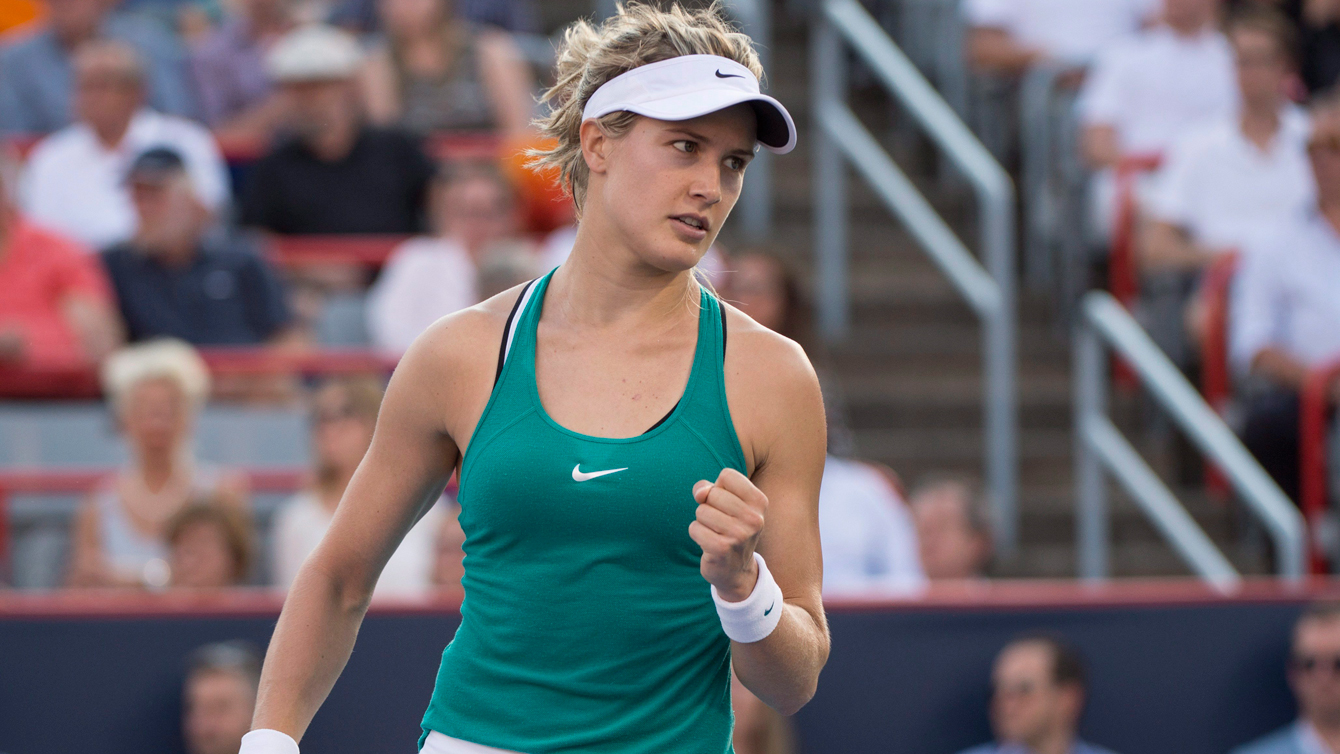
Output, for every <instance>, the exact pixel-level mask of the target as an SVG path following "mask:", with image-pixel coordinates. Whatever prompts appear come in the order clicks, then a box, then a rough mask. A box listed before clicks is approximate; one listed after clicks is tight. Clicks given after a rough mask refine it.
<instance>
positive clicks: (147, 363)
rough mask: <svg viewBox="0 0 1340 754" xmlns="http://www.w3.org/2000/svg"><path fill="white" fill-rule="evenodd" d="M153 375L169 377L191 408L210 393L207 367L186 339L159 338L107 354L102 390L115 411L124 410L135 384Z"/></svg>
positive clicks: (161, 377) (159, 377) (150, 378)
mask: <svg viewBox="0 0 1340 754" xmlns="http://www.w3.org/2000/svg"><path fill="white" fill-rule="evenodd" d="M155 379H165V380H170V381H172V382H173V384H175V385H176V386H177V387H178V388H180V389H181V392H182V395H184V396H185V397H186V399H187V401H188V403H190V406H191V408H192V409H196V408H199V407H200V406H201V405H202V404H203V403H204V402H205V399H206V398H208V397H209V369H208V368H207V367H206V366H205V361H204V359H202V358H200V354H198V353H196V350H195V349H194V348H192V347H191V346H190V344H188V343H186V342H185V341H181V340H176V339H173V338H160V339H158V340H151V341H148V342H146V343H141V344H139V345H134V346H129V347H127V348H123V349H121V350H120V351H117V352H116V353H114V354H112V355H111V356H108V357H107V361H105V362H103V365H102V391H103V392H104V393H105V394H106V395H107V398H108V399H109V400H110V401H111V403H112V408H113V409H115V411H116V412H117V413H118V414H119V413H121V412H122V411H124V410H125V408H126V402H127V401H128V400H129V399H130V394H131V392H132V391H133V390H134V389H135V386H136V385H139V384H140V383H141V382H145V381H147V380H155Z"/></svg>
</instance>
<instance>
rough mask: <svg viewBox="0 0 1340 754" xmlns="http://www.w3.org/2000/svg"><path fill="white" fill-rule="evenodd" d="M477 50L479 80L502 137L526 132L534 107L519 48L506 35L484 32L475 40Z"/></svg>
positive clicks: (531, 83) (528, 73) (531, 85)
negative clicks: (482, 84) (491, 106)
mask: <svg viewBox="0 0 1340 754" xmlns="http://www.w3.org/2000/svg"><path fill="white" fill-rule="evenodd" d="M476 44H478V46H479V47H478V49H479V77H480V78H481V79H483V81H484V89H485V91H486V92H487V93H488V98H489V100H490V103H491V104H492V105H493V112H494V116H495V117H496V118H497V120H498V128H499V130H501V131H502V132H503V134H504V135H506V136H517V135H518V134H523V133H526V132H527V130H529V128H530V118H531V115H532V114H533V112H534V109H535V105H534V99H533V96H532V91H533V90H534V88H535V77H534V75H533V74H532V73H531V69H530V64H529V63H527V62H526V58H525V56H524V55H523V54H522V53H521V48H520V47H518V46H517V44H516V40H514V39H512V36H511V35H510V34H507V33H506V32H502V31H492V30H490V31H486V32H484V33H483V34H480V35H479V38H478V40H477V41H476Z"/></svg>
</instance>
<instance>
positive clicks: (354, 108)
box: [242, 26, 433, 234]
mask: <svg viewBox="0 0 1340 754" xmlns="http://www.w3.org/2000/svg"><path fill="white" fill-rule="evenodd" d="M361 59H362V53H361V51H360V50H359V47H358V43H357V42H356V41H355V40H354V39H353V38H352V37H351V36H349V35H348V34H346V33H345V32H342V31H339V30H337V29H334V28H331V27H328V26H307V27H303V28H301V29H298V30H296V31H293V32H291V33H290V34H288V35H287V36H285V37H284V38H283V39H281V40H280V41H279V42H278V43H277V44H276V45H275V47H274V48H273V49H272V50H271V51H270V54H269V56H268V58H267V61H266V65H267V68H268V69H269V73H270V77H271V79H273V81H274V82H275V83H276V84H277V85H278V87H279V90H280V95H281V97H282V98H283V99H284V102H285V106H284V109H285V111H286V123H285V125H286V126H287V129H288V131H289V132H290V133H291V138H290V139H288V140H287V141H285V142H283V143H281V144H280V145H279V146H278V147H277V148H276V149H275V150H273V151H272V152H270V153H269V154H268V155H266V156H265V157H263V158H261V160H260V161H258V162H257V163H256V165H255V167H254V168H253V170H252V173H251V176H250V179H249V181H248V184H247V187H246V190H245V192H244V194H243V198H242V223H243V224H244V225H249V226H254V227H258V228H262V229H265V230H269V231H272V232H275V233H286V234H294V233H389V234H408V233H416V232H418V231H420V230H421V229H422V225H423V223H422V216H423V212H424V200H425V197H426V195H427V190H428V182H429V180H430V179H431V178H432V176H433V165H432V163H431V162H430V161H429V159H428V158H427V157H426V156H425V155H424V154H423V152H422V151H421V150H420V148H419V146H418V144H417V143H416V142H415V141H414V140H413V139H412V138H411V137H410V136H408V135H406V134H403V133H400V132H397V131H391V130H382V129H377V128H371V127H369V126H368V125H367V124H366V123H365V122H364V120H363V116H362V113H361V107H360V105H359V101H358V91H357V87H356V86H355V82H354V77H355V75H356V74H357V72H358V68H359V64H360V62H361Z"/></svg>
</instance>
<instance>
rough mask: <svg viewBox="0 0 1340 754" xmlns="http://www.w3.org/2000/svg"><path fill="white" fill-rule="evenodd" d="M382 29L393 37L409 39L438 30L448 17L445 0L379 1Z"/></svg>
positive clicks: (378, 9) (378, 10) (378, 8)
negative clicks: (409, 37)
mask: <svg viewBox="0 0 1340 754" xmlns="http://www.w3.org/2000/svg"><path fill="white" fill-rule="evenodd" d="M377 13H378V15H380V16H381V21H382V27H383V28H384V29H385V30H386V33H387V34H389V35H391V36H393V37H408V36H414V35H418V34H422V33H424V32H425V31H429V30H432V29H436V28H437V27H438V26H439V25H440V24H441V23H442V21H443V19H445V18H446V17H447V7H446V2H445V0H379V2H378V3H377Z"/></svg>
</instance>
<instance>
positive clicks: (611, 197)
mask: <svg viewBox="0 0 1340 754" xmlns="http://www.w3.org/2000/svg"><path fill="white" fill-rule="evenodd" d="M594 127H595V126H594V125H588V126H586V128H594ZM755 129H756V125H755V116H754V111H753V109H752V108H751V107H749V106H748V105H736V106H734V107H730V108H727V109H725V110H720V111H717V112H715V113H711V114H709V115H704V116H702V117H700V118H694V119H692V120H686V121H673V122H672V121H663V120H654V119H652V118H642V117H639V118H637V119H636V120H635V121H634V124H633V127H632V128H631V129H630V130H629V132H628V133H626V134H624V135H623V136H621V137H618V138H615V139H610V138H605V139H603V140H601V141H600V142H599V143H598V145H596V146H595V148H593V149H591V150H589V151H588V153H587V155H586V158H587V164H588V165H589V166H591V173H592V175H591V184H590V189H592V190H594V191H596V192H598V193H599V195H600V197H599V201H600V204H601V206H602V208H603V211H604V213H605V214H606V216H607V219H608V222H609V224H610V226H611V229H612V232H613V233H614V234H615V235H616V236H617V237H618V238H619V240H620V241H622V242H623V243H624V244H625V245H626V246H627V247H628V248H630V249H632V250H633V251H634V253H636V254H637V256H638V257H639V258H640V259H641V260H642V261H643V262H644V263H646V264H648V265H650V266H652V267H654V268H657V269H660V270H664V271H667V272H678V271H681V270H687V269H689V268H690V267H693V266H694V265H695V264H697V263H698V260H699V259H701V258H702V256H703V254H705V253H707V249H708V247H710V246H711V245H712V242H713V241H714V240H715V239H716V236H717V233H719V232H720V231H721V226H722V225H723V224H724V223H725V222H726V217H727V216H729V215H730V211H731V208H732V207H734V206H735V201H736V200H737V199H739V197H740V188H741V184H742V183H743V181H744V170H745V167H746V166H747V165H748V164H749V161H750V160H751V159H753V156H754V143H755ZM590 200H591V196H590V195H589V194H588V196H587V207H588V209H589V208H590V206H591V201H590Z"/></svg>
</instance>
